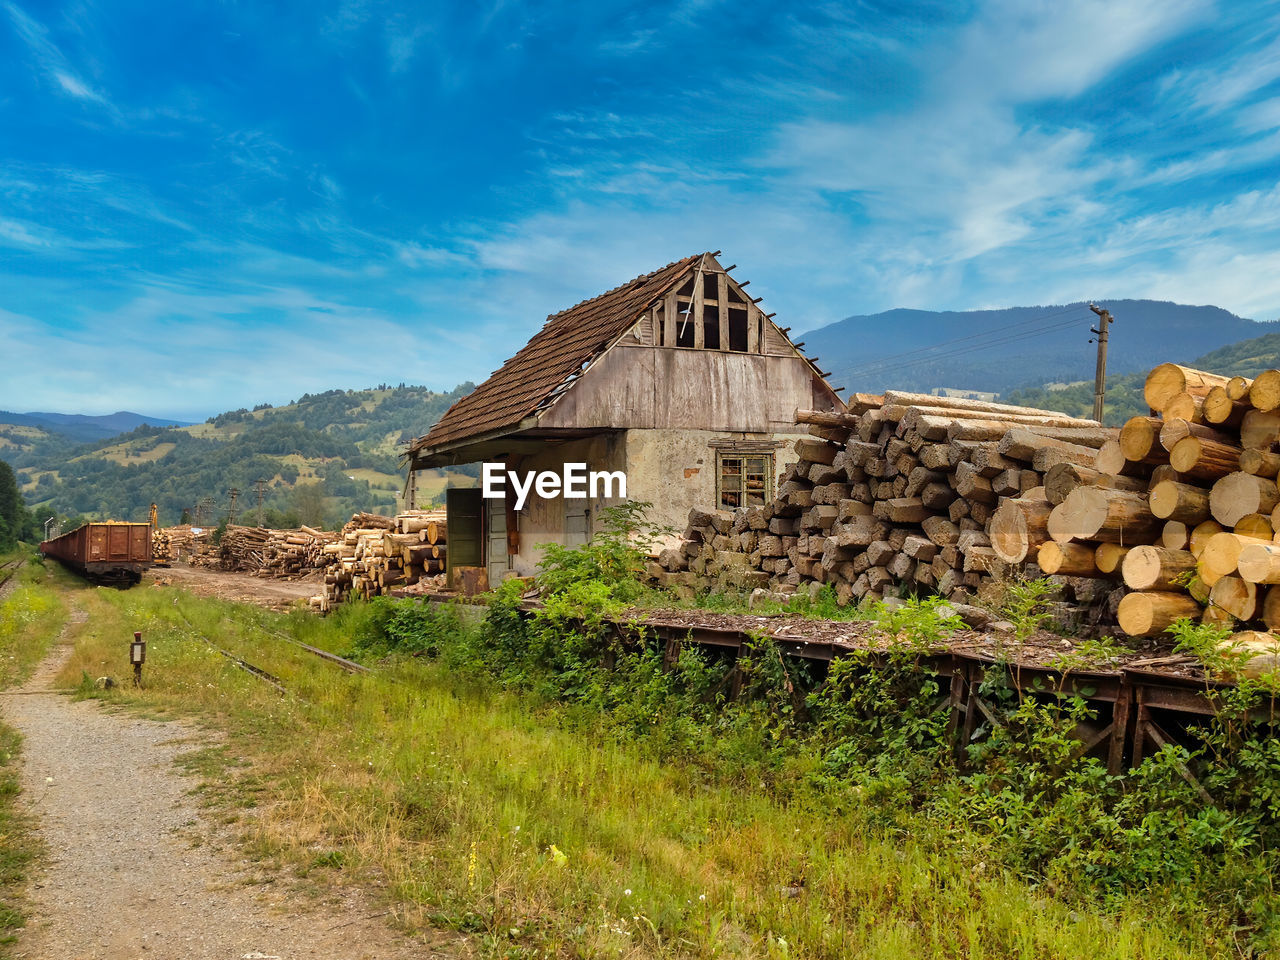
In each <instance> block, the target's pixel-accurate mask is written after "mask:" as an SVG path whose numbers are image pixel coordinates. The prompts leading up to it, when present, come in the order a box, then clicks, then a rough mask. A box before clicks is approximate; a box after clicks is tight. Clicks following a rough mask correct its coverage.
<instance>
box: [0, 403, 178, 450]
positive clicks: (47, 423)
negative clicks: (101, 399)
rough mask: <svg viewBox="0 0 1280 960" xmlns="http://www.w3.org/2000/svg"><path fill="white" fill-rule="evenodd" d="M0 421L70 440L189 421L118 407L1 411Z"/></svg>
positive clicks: (107, 435)
mask: <svg viewBox="0 0 1280 960" xmlns="http://www.w3.org/2000/svg"><path fill="white" fill-rule="evenodd" d="M0 423H6V424H12V425H14V426H20V427H36V428H38V429H40V430H43V431H45V432H47V433H57V434H61V435H62V436H64V437H70V438H71V439H72V440H79V441H81V442H83V443H90V442H92V441H94V440H105V439H106V438H107V437H114V436H118V435H119V434H122V433H127V432H129V431H130V430H133V429H135V428H136V427H141V426H144V425H146V426H151V427H189V426H191V424H190V423H188V422H185V421H182V420H166V419H164V418H163V417H148V416H144V415H143V414H141V413H130V412H129V411H128V410H118V411H116V412H115V413H107V414H102V415H100V416H88V415H86V414H83V413H39V412H33V413H11V412H10V411H8V410H0Z"/></svg>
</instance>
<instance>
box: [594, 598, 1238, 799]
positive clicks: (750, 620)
mask: <svg viewBox="0 0 1280 960" xmlns="http://www.w3.org/2000/svg"><path fill="white" fill-rule="evenodd" d="M613 627H614V629H616V630H617V631H618V633H619V635H620V636H622V637H625V638H626V639H629V640H632V641H640V640H642V639H643V640H644V641H646V642H657V643H660V644H662V649H663V652H664V661H665V662H666V663H668V664H674V663H675V662H676V659H677V658H678V657H679V655H680V652H681V650H682V649H683V648H685V647H686V646H690V645H692V646H696V647H699V648H701V649H703V650H705V651H708V652H711V653H713V654H714V655H716V656H718V657H723V658H725V659H728V660H732V661H736V660H737V659H738V658H739V657H740V656H742V655H743V653H744V652H746V651H747V650H749V648H750V646H751V645H752V643H753V642H754V638H756V637H760V636H766V637H769V638H770V639H772V640H774V641H775V642H776V643H777V644H778V647H779V649H780V651H781V652H782V654H783V655H784V656H787V657H795V658H798V659H800V660H804V661H808V662H809V663H810V664H811V665H812V667H813V668H814V669H812V670H811V671H810V674H811V675H812V676H813V678H814V680H815V681H816V682H821V680H822V679H823V678H824V677H825V675H826V665H827V664H829V663H830V662H831V661H832V660H833V659H835V658H837V657H841V656H848V655H850V654H852V653H855V652H866V653H869V654H870V655H871V659H872V661H873V663H874V662H877V661H878V662H880V663H884V662H886V661H887V660H888V658H889V652H888V650H887V648H886V647H885V645H884V643H883V632H882V630H883V628H882V627H880V626H878V625H876V624H875V623H871V622H865V621H849V622H845V621H830V620H806V619H802V618H798V617H760V616H749V615H731V614H717V613H711V612H705V611H690V610H672V611H652V610H636V611H633V612H631V613H629V614H628V615H627V616H625V617H621V618H618V619H617V620H615V621H613ZM877 638H879V639H877ZM1064 644H1065V645H1064ZM1074 646H1075V645H1074V644H1072V643H1070V642H1068V641H1064V638H1062V637H1060V636H1056V635H1053V634H1048V633H1038V634H1036V635H1035V636H1033V637H1031V638H1029V639H1028V640H1027V641H1025V642H1023V643H1018V642H1017V641H1016V640H1015V639H1014V638H1013V637H1012V636H1011V635H1006V638H1005V639H1003V640H997V639H996V638H995V636H994V635H993V634H991V633H980V632H977V631H970V630H962V631H957V632H956V633H955V634H953V635H952V636H951V638H950V640H949V642H948V643H947V644H946V645H945V648H942V649H936V650H934V651H932V652H927V653H921V654H919V655H918V656H917V658H916V659H917V662H918V663H919V665H920V669H921V671H922V672H926V673H928V674H931V675H932V676H934V677H935V678H936V680H937V682H938V685H939V689H940V696H941V697H942V698H944V699H945V701H946V703H947V706H948V709H949V711H950V718H949V729H950V730H951V732H952V734H953V739H954V750H955V756H956V759H957V761H958V762H960V763H963V762H964V760H965V758H966V756H967V749H966V748H967V747H968V746H969V745H970V744H971V743H973V742H975V739H976V737H977V736H980V735H981V731H982V729H983V728H984V727H989V726H991V725H993V724H997V723H998V722H999V721H998V719H997V716H996V710H995V708H994V707H993V705H991V704H989V703H987V702H986V701H985V700H984V699H983V696H982V694H981V688H982V685H983V681H984V679H985V678H986V676H987V673H988V671H989V670H992V669H1003V670H1005V671H1006V672H1007V678H1006V679H1007V682H1008V685H1009V687H1010V688H1012V689H1014V690H1016V691H1018V692H1019V695H1020V696H1033V697H1037V698H1039V699H1042V700H1047V699H1051V698H1053V697H1055V696H1061V695H1065V696H1079V697H1081V698H1083V699H1084V700H1085V701H1086V702H1087V703H1088V704H1089V707H1090V709H1091V711H1092V712H1093V714H1094V718H1093V719H1092V720H1091V721H1089V722H1088V723H1086V724H1082V725H1081V727H1080V728H1079V729H1078V730H1077V731H1076V737H1077V738H1078V739H1079V740H1080V742H1081V751H1080V752H1081V753H1082V754H1090V755H1093V756H1096V757H1097V758H1098V759H1099V760H1101V761H1102V762H1104V763H1105V764H1106V766H1107V769H1108V771H1109V772H1110V773H1112V774H1117V775H1118V774H1120V773H1123V772H1124V771H1126V770H1128V769H1130V768H1132V767H1136V766H1138V765H1139V764H1140V763H1141V762H1142V760H1143V758H1144V757H1148V756H1150V755H1151V754H1153V753H1155V752H1157V751H1159V750H1160V749H1161V748H1162V747H1163V746H1164V745H1165V744H1168V743H1175V744H1182V745H1184V746H1187V747H1188V748H1194V747H1195V745H1196V740H1197V738H1196V734H1195V727H1196V725H1197V724H1198V723H1199V722H1202V721H1204V720H1205V719H1206V718H1209V717H1212V716H1213V715H1214V714H1215V713H1216V712H1217V706H1216V704H1217V702H1218V700H1219V698H1220V696H1221V694H1222V693H1223V692H1224V691H1226V690H1229V689H1230V688H1231V686H1232V685H1231V684H1229V683H1224V682H1220V681H1213V680H1208V679H1206V678H1205V676H1204V675H1203V672H1202V671H1201V670H1200V668H1199V666H1198V665H1197V664H1195V663H1194V662H1193V661H1192V660H1191V658H1189V657H1178V656H1174V655H1172V653H1171V651H1170V650H1168V649H1165V650H1163V651H1161V650H1159V649H1155V650H1150V651H1125V652H1124V653H1123V654H1122V655H1121V656H1120V658H1119V662H1118V663H1116V664H1115V665H1114V666H1110V667H1102V668H1098V667H1092V668H1076V667H1071V666H1067V665H1064V664H1062V663H1061V662H1059V663H1057V664H1055V663H1054V660H1055V657H1056V656H1057V655H1062V654H1066V655H1070V654H1071V653H1072V649H1073V648H1074ZM731 678H732V679H731V684H730V693H731V695H736V694H737V693H738V692H739V689H740V680H741V678H740V675H739V674H738V673H737V671H736V670H735V671H734V673H733V674H731ZM1181 772H1182V775H1183V776H1184V777H1185V778H1186V779H1187V780H1188V781H1190V782H1191V783H1192V784H1193V785H1195V786H1197V787H1198V786H1199V785H1198V784H1196V783H1195V780H1194V778H1193V776H1192V774H1191V772H1190V771H1189V770H1186V769H1185V768H1184V769H1182V771H1181Z"/></svg>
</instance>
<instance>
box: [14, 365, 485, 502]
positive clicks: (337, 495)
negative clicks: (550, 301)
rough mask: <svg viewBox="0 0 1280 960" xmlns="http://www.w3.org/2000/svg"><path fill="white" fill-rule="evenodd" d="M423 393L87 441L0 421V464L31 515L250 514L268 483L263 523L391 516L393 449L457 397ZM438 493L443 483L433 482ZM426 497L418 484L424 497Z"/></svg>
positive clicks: (328, 399) (334, 397) (317, 401)
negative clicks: (233, 504) (359, 514)
mask: <svg viewBox="0 0 1280 960" xmlns="http://www.w3.org/2000/svg"><path fill="white" fill-rule="evenodd" d="M473 389H474V385H473V384H471V383H464V384H461V385H460V386H458V387H457V388H455V389H454V390H452V391H450V392H448V393H437V392H435V391H432V390H428V389H427V388H425V387H411V386H405V385H403V384H401V385H400V386H398V387H387V386H385V385H383V386H381V387H378V388H376V389H372V390H330V391H327V392H325V393H317V394H307V395H305V396H303V397H301V398H300V399H298V400H297V401H295V402H293V403H290V404H288V405H286V406H281V407H273V406H270V405H267V404H263V405H260V406H258V407H255V408H254V409H253V410H248V409H240V410H233V411H230V412H228V413H223V414H220V415H219V416H216V417H211V418H210V419H209V420H208V421H206V422H205V423H199V424H195V425H193V426H186V427H152V426H145V425H144V426H139V427H137V428H135V429H134V430H131V431H129V432H128V433H123V434H120V435H118V436H115V437H111V438H109V439H106V440H101V441H98V442H95V443H89V444H80V443H77V442H76V441H75V440H74V439H72V438H69V437H67V436H65V435H61V434H57V433H53V432H51V431H50V430H49V429H41V428H38V427H33V426H31V425H29V424H7V423H4V422H3V420H4V418H3V416H0V459H4V460H6V461H8V462H9V464H10V465H11V466H12V467H13V468H14V469H15V471H16V472H17V474H18V479H19V482H20V483H21V484H22V488H23V494H24V496H25V497H26V499H27V502H28V503H29V504H31V506H32V507H33V508H36V510H37V513H39V514H42V515H47V514H48V512H49V511H54V512H57V513H58V514H60V515H63V516H72V517H77V516H80V517H86V518H100V517H101V518H111V519H117V520H145V519H146V518H147V514H148V512H149V510H150V506H151V503H152V502H155V503H156V504H158V506H159V508H160V520H161V523H163V524H173V523H178V522H179V521H180V520H181V519H182V517H183V516H184V514H186V515H187V516H189V517H192V519H194V516H193V514H194V510H193V508H194V507H196V506H197V505H198V504H201V503H202V501H203V502H204V506H203V507H202V514H203V515H202V517H201V519H202V520H203V522H205V523H210V524H213V523H217V522H218V521H219V520H220V519H222V518H224V517H225V516H226V515H227V512H228V509H229V506H230V503H229V501H230V490H231V489H232V488H235V489H238V490H239V497H238V502H237V514H238V516H239V517H240V518H241V519H248V518H249V517H256V512H257V497H256V488H255V481H257V480H258V479H259V478H261V479H264V480H266V481H267V485H266V488H265V500H264V504H263V506H264V513H265V514H266V519H267V520H268V522H275V523H276V524H280V525H289V526H293V525H296V524H297V523H299V522H302V523H313V524H333V523H335V522H337V521H339V520H340V519H342V518H344V515H345V516H350V514H351V513H353V512H354V511H356V510H382V511H384V512H385V511H390V510H392V509H393V508H394V506H395V497H396V494H397V493H398V492H399V491H400V489H401V487H402V485H403V473H402V472H401V469H400V466H399V463H398V456H399V453H400V450H401V448H400V444H401V443H402V442H404V441H406V440H408V439H411V438H413V437H416V436H420V435H421V434H423V433H425V432H426V431H427V430H428V429H429V428H430V427H431V425H432V424H434V423H435V422H436V421H437V420H438V419H439V418H440V417H441V415H443V413H444V412H445V410H447V409H448V408H449V406H450V405H451V404H452V403H453V402H454V401H455V400H457V399H458V398H459V397H461V396H463V395H465V394H467V393H469V392H470V391H471V390H473ZM436 480H437V487H442V486H443V482H444V476H443V475H440V476H439V477H437V478H436ZM432 492H435V491H433V489H432V488H431V486H430V484H428V489H427V494H428V495H430V494H431V493H432Z"/></svg>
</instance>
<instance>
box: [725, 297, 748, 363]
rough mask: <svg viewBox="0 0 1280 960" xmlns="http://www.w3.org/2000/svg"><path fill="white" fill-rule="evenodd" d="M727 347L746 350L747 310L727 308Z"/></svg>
mask: <svg viewBox="0 0 1280 960" xmlns="http://www.w3.org/2000/svg"><path fill="white" fill-rule="evenodd" d="M729 349H730V350H733V351H734V352H736V353H746V352H747V311H745V310H735V309H733V308H732V307H730V308H729Z"/></svg>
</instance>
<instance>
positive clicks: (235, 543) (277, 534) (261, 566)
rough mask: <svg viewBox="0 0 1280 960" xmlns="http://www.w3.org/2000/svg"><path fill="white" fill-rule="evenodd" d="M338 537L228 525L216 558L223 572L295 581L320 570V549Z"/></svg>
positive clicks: (324, 560)
mask: <svg viewBox="0 0 1280 960" xmlns="http://www.w3.org/2000/svg"><path fill="white" fill-rule="evenodd" d="M337 537H338V534H336V533H329V532H327V531H324V530H316V529H315V528H313V527H306V526H304V527H300V528H298V529H297V530H269V529H265V528H263V527H242V526H236V525H234V524H232V525H229V526H228V527H227V528H226V530H225V531H223V534H222V541H221V543H220V544H219V557H220V561H221V568H222V569H223V570H243V571H248V572H250V573H252V574H254V575H255V576H259V577H269V578H273V579H280V580H297V579H300V578H302V577H305V576H307V575H308V574H310V573H313V572H315V571H316V570H319V569H321V568H322V567H324V566H325V565H326V564H327V562H328V558H327V556H326V555H325V553H324V548H325V546H327V545H328V544H330V543H332V542H333V541H334V540H336V539H337Z"/></svg>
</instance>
